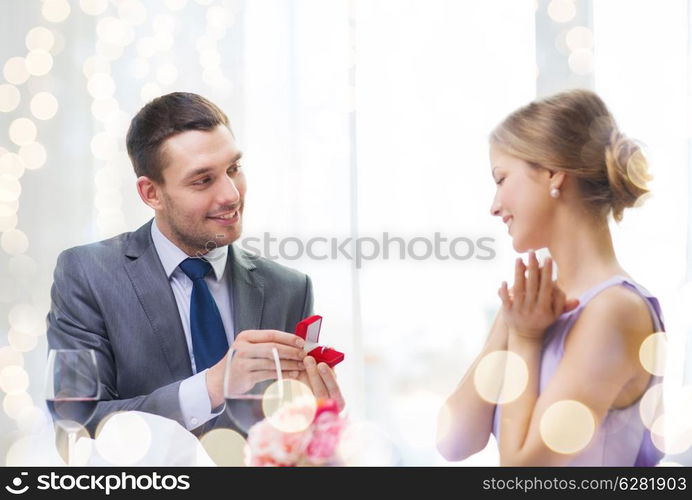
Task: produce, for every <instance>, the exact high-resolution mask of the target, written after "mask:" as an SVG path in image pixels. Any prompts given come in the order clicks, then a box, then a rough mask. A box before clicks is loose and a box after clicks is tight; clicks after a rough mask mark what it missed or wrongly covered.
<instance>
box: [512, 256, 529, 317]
mask: <svg viewBox="0 0 692 500" xmlns="http://www.w3.org/2000/svg"><path fill="white" fill-rule="evenodd" d="M525 272H526V266H525V265H524V261H523V260H521V257H519V258H517V260H516V263H515V265H514V285H513V286H512V295H513V299H512V300H513V302H514V304H516V305H518V306H522V305H523V304H524V289H525V280H524V273H525Z"/></svg>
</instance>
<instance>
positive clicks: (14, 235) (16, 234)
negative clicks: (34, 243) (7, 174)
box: [0, 184, 29, 255]
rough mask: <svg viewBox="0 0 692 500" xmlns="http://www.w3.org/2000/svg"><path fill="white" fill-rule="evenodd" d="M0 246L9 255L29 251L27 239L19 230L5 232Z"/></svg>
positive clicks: (0, 238)
mask: <svg viewBox="0 0 692 500" xmlns="http://www.w3.org/2000/svg"><path fill="white" fill-rule="evenodd" d="M0 186H2V184H0ZM0 246H1V247H2V249H3V250H4V251H5V252H7V253H8V254H10V255H19V254H22V253H24V252H26V251H27V250H28V249H29V238H27V236H26V234H24V231H22V230H20V229H12V230H10V231H5V232H4V233H2V236H1V237H0Z"/></svg>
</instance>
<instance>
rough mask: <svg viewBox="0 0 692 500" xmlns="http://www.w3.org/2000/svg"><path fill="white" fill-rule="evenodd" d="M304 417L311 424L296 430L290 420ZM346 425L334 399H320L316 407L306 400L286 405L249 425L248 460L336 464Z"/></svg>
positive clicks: (257, 463) (288, 464) (266, 463)
mask: <svg viewBox="0 0 692 500" xmlns="http://www.w3.org/2000/svg"><path fill="white" fill-rule="evenodd" d="M313 412H314V417H313V418H312V420H311V421H310V420H309V419H310V416H311V415H312V413H313ZM306 418H307V420H305V419H306ZM301 419H304V421H305V422H310V423H309V424H308V425H307V426H305V425H303V426H299V428H298V430H294V428H295V426H293V428H292V426H291V422H296V421H300V420H301ZM345 425H346V420H345V419H344V418H343V417H341V416H339V410H338V407H337V404H336V402H335V401H333V400H331V399H319V400H317V407H316V408H315V406H314V404H312V405H309V404H306V403H305V402H303V401H294V402H292V403H290V404H286V405H283V406H282V407H281V408H280V409H279V410H277V412H276V413H275V414H274V415H272V416H271V417H270V418H265V419H264V420H261V421H260V422H258V423H256V424H255V425H253V426H252V427H251V428H250V431H249V432H248V437H247V448H246V456H245V460H246V463H247V465H254V466H275V467H292V466H320V465H334V464H335V463H337V461H338V459H337V448H338V445H339V438H340V436H341V433H342V430H343V429H344V427H345Z"/></svg>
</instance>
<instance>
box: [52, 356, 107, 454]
mask: <svg viewBox="0 0 692 500" xmlns="http://www.w3.org/2000/svg"><path fill="white" fill-rule="evenodd" d="M100 386H101V384H100V382H99V372H98V367H97V364H96V354H95V353H94V351H93V349H51V350H50V352H49V353H48V368H47V370H46V404H47V406H48V410H49V411H50V413H51V415H52V416H53V420H54V421H55V423H56V424H57V425H59V426H60V427H62V428H63V429H64V430H65V432H66V433H67V460H66V462H67V464H68V465H72V464H73V462H74V450H75V443H76V441H77V434H78V433H79V431H80V430H81V429H82V428H83V426H84V425H85V424H86V423H87V422H88V421H89V419H91V417H92V415H93V413H94V410H96V405H97V403H98V401H99V397H100Z"/></svg>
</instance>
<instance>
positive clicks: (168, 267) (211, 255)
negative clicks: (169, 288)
mask: <svg viewBox="0 0 692 500" xmlns="http://www.w3.org/2000/svg"><path fill="white" fill-rule="evenodd" d="M151 239H152V240H153V241H154V247H155V248H156V253H158V254H159V259H160V260H161V264H162V265H163V270H164V271H165V272H166V277H167V278H168V279H170V277H171V275H172V274H173V273H174V272H175V270H176V269H177V268H178V266H179V265H180V263H181V262H182V261H184V260H185V259H187V258H188V257H189V255H188V254H186V253H185V252H183V251H182V250H181V249H180V248H178V246H177V245H176V244H175V243H173V242H172V241H171V240H169V239H168V238H167V237H166V235H164V234H163V233H162V232H161V230H160V229H159V226H158V225H157V223H156V219H154V222H153V223H152V224H151ZM204 258H205V259H206V260H207V261H208V262H209V263H210V264H211V267H212V269H213V270H214V276H215V277H216V281H219V280H220V279H221V277H222V276H223V271H224V269H225V268H226V260H227V258H228V245H224V246H222V247H217V248H213V249H211V250H210V251H209V252H208V253H206V254H205V255H204Z"/></svg>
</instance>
